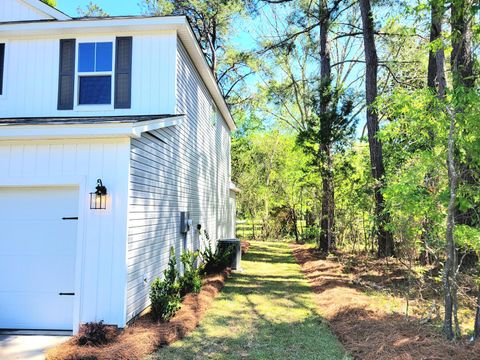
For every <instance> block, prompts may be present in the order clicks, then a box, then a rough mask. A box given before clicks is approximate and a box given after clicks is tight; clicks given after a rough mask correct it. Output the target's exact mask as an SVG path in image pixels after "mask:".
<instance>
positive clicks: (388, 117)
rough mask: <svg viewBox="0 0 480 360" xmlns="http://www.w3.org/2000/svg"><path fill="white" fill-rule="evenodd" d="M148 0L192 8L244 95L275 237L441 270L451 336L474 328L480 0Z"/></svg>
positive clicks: (255, 197)
mask: <svg viewBox="0 0 480 360" xmlns="http://www.w3.org/2000/svg"><path fill="white" fill-rule="evenodd" d="M141 5H142V11H143V12H144V13H145V14H149V15H171V14H174V15H180V14H181V15H187V17H188V18H189V21H190V23H191V25H192V28H193V30H194V32H195V34H196V36H197V38H198V40H199V44H200V47H201V49H202V50H203V51H204V53H205V55H206V58H207V61H208V63H209V66H210V68H211V70H212V72H213V73H214V74H215V76H216V78H217V81H218V83H219V86H220V88H221V90H222V92H223V94H224V95H225V97H226V99H227V102H228V103H229V104H230V105H231V108H232V112H233V114H234V116H235V120H236V122H237V125H238V128H239V129H238V130H237V132H236V133H235V134H234V139H233V143H232V178H233V180H234V181H235V182H236V183H237V185H238V186H239V187H240V188H241V190H242V192H241V193H240V194H239V195H238V197H237V202H238V214H239V216H241V217H243V218H249V219H260V220H261V222H262V226H261V227H260V229H257V231H258V235H259V236H260V237H270V238H272V237H278V236H281V235H293V236H294V237H295V239H296V240H297V241H301V240H306V239H307V240H308V239H313V240H315V241H316V243H317V245H318V248H319V249H320V250H322V251H324V252H325V253H329V252H332V251H336V250H337V249H342V250H349V251H360V250H361V251H365V252H371V253H375V254H376V256H377V257H380V258H382V257H390V256H395V257H397V258H399V259H401V258H408V259H409V260H413V261H415V263H416V264H418V265H419V266H424V265H429V266H432V267H434V268H437V269H440V271H441V284H442V288H443V297H444V309H445V312H444V319H443V320H444V321H443V332H444V334H445V336H446V337H447V338H449V339H453V338H455V337H459V336H460V325H459V320H458V315H457V314H458V310H459V307H460V306H461V305H462V303H461V302H459V296H458V292H459V281H460V280H461V279H462V277H464V276H466V275H468V276H470V277H473V278H475V279H480V271H479V254H480V218H479V212H478V210H479V205H480V196H479V194H480V192H479V190H480V189H479V175H480V156H479V155H478V154H479V151H480V139H479V136H480V116H479V114H480V97H479V94H478V90H477V89H478V79H477V78H478V76H477V74H478V57H477V52H478V45H479V43H480V42H479V40H480V39H479V35H480V32H479V26H478V24H479V14H478V11H479V7H480V6H479V4H478V2H477V1H474V0H449V1H447V0H404V1H393V0H391V1H390V0H383V1H373V0H256V1H254V0H192V1H173V0H143V1H142V2H141ZM91 7H93V9H94V10H97V11H98V9H97V8H95V7H94V4H91ZM87 10H88V9H87ZM100 10H101V9H100ZM102 11H103V10H102ZM91 14H93V15H95V14H96V13H95V12H92V13H86V15H91ZM242 23H247V24H248V26H249V27H248V29H247V30H245V29H243V33H239V31H240V30H239V29H241V28H242V26H241V25H242ZM252 25H253V26H252ZM245 31H246V32H247V33H248V34H249V35H250V36H249V37H246V36H245ZM235 37H242V38H243V40H244V41H243V42H247V43H248V45H249V46H248V47H249V49H246V48H245V46H243V47H242V46H239V44H238V39H237V40H236V39H235ZM297 220H302V222H300V223H301V224H302V225H301V226H304V227H305V228H304V229H302V230H299V229H298V223H299V222H298V221H297ZM470 292H471V293H475V294H477V297H478V299H477V304H476V310H477V311H476V316H475V319H474V332H473V336H474V337H475V338H476V337H478V336H480V311H479V309H480V291H479V289H478V286H474V287H472V288H471V289H470Z"/></svg>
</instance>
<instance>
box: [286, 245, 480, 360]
mask: <svg viewBox="0 0 480 360" xmlns="http://www.w3.org/2000/svg"><path fill="white" fill-rule="evenodd" d="M292 248H293V252H294V256H295V258H296V260H297V262H298V263H299V264H301V265H302V270H303V272H304V274H305V276H306V277H307V279H308V281H309V282H310V284H311V286H312V289H313V291H314V292H315V294H316V296H315V300H316V303H317V305H318V308H319V309H320V312H321V314H322V315H323V316H324V317H325V318H326V319H327V320H328V321H329V323H330V326H331V328H332V330H333V331H334V333H335V334H336V335H337V337H338V338H339V339H340V341H341V343H342V344H343V345H344V347H345V348H346V350H347V351H348V352H349V353H350V354H352V355H353V356H354V357H355V358H358V359H379V360H380V359H445V360H446V359H456V360H471V359H480V355H479V354H480V344H479V343H475V344H469V343H468V341H467V339H463V340H461V341H458V342H449V341H446V340H445V339H444V338H443V337H442V336H441V334H440V332H439V329H438V326H436V325H435V323H434V322H433V323H426V322H425V319H424V318H422V317H421V316H419V315H418V314H419V310H418V309H419V308H420V307H418V306H417V307H416V308H417V309H416V310H415V311H412V312H413V314H412V315H411V316H409V318H406V317H405V300H404V299H402V298H401V297H400V296H398V295H396V291H399V290H398V289H401V284H402V283H403V282H404V274H402V273H401V269H399V268H395V267H392V266H390V265H389V271H390V272H388V273H385V272H384V269H380V267H381V266H382V265H381V264H380V262H375V261H373V262H372V265H371V268H369V267H368V266H367V265H365V264H361V265H359V264H353V265H352V264H351V263H350V262H349V261H347V259H343V260H342V259H340V258H338V257H337V258H334V259H325V258H322V256H321V255H320V254H319V253H317V252H315V251H314V250H313V249H311V248H310V247H309V246H308V245H303V246H300V245H292ZM389 276H390V277H389ZM414 308H415V307H414Z"/></svg>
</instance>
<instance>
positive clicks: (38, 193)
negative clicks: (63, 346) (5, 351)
mask: <svg viewBox="0 0 480 360" xmlns="http://www.w3.org/2000/svg"><path fill="white" fill-rule="evenodd" d="M77 216H78V190H77V189H76V188H67V187H65V188H50V187H42V188H6V187H3V188H2V187H0V328H4V329H5V328H6V329H58V330H71V329H72V321H73V299H74V296H73V293H74V291H75V290H74V276H75V274H74V273H75V245H76V237H77V235H76V234H77V222H78V220H76V218H77Z"/></svg>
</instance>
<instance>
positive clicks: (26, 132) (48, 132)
mask: <svg viewBox="0 0 480 360" xmlns="http://www.w3.org/2000/svg"><path fill="white" fill-rule="evenodd" d="M183 119H184V116H175V117H170V118H163V119H156V120H150V121H141V122H127V123H115V124H112V123H96V124H61V125H53V124H49V125H8V126H2V127H1V128H0V141H16V140H56V139H99V138H101V139H104V138H140V137H141V136H142V133H144V132H148V131H152V130H158V129H162V128H166V127H170V126H178V125H180V124H181V123H182V122H183Z"/></svg>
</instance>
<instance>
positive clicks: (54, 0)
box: [41, 0, 57, 7]
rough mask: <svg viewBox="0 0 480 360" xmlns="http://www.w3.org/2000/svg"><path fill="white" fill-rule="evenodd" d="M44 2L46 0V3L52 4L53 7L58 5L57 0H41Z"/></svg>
mask: <svg viewBox="0 0 480 360" xmlns="http://www.w3.org/2000/svg"><path fill="white" fill-rule="evenodd" d="M41 1H42V2H44V3H45V4H47V5H50V6H52V7H56V6H57V0H41Z"/></svg>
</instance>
